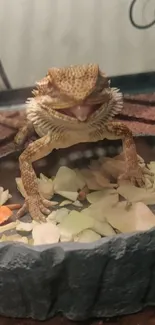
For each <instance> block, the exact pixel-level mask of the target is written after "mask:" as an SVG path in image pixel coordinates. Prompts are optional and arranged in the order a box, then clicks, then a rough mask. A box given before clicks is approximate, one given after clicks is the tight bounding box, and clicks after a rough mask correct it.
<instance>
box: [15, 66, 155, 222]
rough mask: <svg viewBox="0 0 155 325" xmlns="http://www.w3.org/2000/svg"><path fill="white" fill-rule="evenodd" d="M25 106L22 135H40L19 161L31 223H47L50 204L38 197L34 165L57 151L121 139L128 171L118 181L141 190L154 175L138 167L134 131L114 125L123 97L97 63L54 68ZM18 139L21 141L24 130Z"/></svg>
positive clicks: (120, 124)
mask: <svg viewBox="0 0 155 325" xmlns="http://www.w3.org/2000/svg"><path fill="white" fill-rule="evenodd" d="M26 105H27V110H26V114H27V124H26V126H25V128H24V133H23V137H25V130H27V131H28V130H29V129H30V128H31V129H32V128H33V129H34V130H35V132H36V133H37V134H38V136H39V138H38V139H37V140H36V141H34V142H32V143H31V144H29V145H28V146H27V148H26V149H25V150H24V151H23V153H22V154H21V155H20V157H19V165H20V171H21V178H22V181H23V186H24V189H25V192H26V199H25V206H26V205H27V207H28V210H29V212H30V215H31V217H32V218H33V219H36V220H45V215H46V214H49V213H50V210H49V207H51V206H52V204H51V202H50V201H47V200H45V199H43V198H42V197H41V195H40V193H39V190H38V183H37V178H36V175H35V172H34V169H33V166H32V163H33V162H35V161H36V160H38V159H41V158H43V157H45V156H47V155H48V154H49V153H50V152H51V151H53V150H54V149H60V148H67V147H70V146H72V145H75V144H77V143H82V142H96V141H99V140H103V139H104V138H107V139H113V140H114V139H122V142H123V153H124V157H125V165H126V171H125V174H123V175H121V177H120V178H121V179H129V180H131V182H132V183H134V184H136V185H138V186H140V187H141V186H143V185H144V183H145V173H146V174H150V172H149V170H146V169H145V170H144V169H143V168H142V167H141V166H140V165H139V164H138V158H137V153H136V147H135V143H134V140H133V136H132V132H131V131H130V130H129V129H128V128H127V127H126V126H125V125H123V124H122V123H121V122H117V121H111V120H112V118H113V116H115V115H116V114H118V113H120V112H121V110H122V109H123V97H122V94H121V92H120V91H119V89H117V88H111V87H110V81H109V80H108V78H107V76H106V75H105V73H103V72H102V71H101V70H100V69H99V66H98V65H97V64H85V65H76V66H69V67H65V68H51V69H50V70H49V71H48V73H47V75H46V77H45V78H43V79H42V80H41V81H40V82H38V83H37V84H36V89H35V90H33V97H32V98H29V99H28V100H27V102H26ZM16 141H17V142H18V141H19V142H20V141H21V142H22V131H20V132H19V133H18V134H17V137H16ZM21 212H22V211H19V215H20V214H21Z"/></svg>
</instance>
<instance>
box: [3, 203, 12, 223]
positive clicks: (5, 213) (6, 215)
mask: <svg viewBox="0 0 155 325" xmlns="http://www.w3.org/2000/svg"><path fill="white" fill-rule="evenodd" d="M12 214H13V213H12V211H11V210H10V209H9V208H8V207H7V206H5V205H2V206H0V224H1V223H3V222H4V221H6V220H8V219H9V218H10V217H11V216H12Z"/></svg>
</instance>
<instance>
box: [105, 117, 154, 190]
mask: <svg viewBox="0 0 155 325" xmlns="http://www.w3.org/2000/svg"><path fill="white" fill-rule="evenodd" d="M105 127H106V132H107V136H106V138H109V139H118V138H120V139H122V142H123V154H124V158H125V172H124V173H123V174H122V175H120V177H119V179H128V180H130V181H131V183H132V184H134V185H138V186H140V187H142V186H144V185H145V175H148V176H150V179H151V176H152V173H151V172H150V170H149V169H147V168H146V167H141V166H140V165H139V161H138V156H137V152H136V146H135V143H134V139H133V135H132V132H131V131H130V130H129V129H128V128H127V127H126V126H125V125H124V124H123V123H121V122H117V121H112V122H108V123H107V124H106V126H105Z"/></svg>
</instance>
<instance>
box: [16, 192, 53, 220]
mask: <svg viewBox="0 0 155 325" xmlns="http://www.w3.org/2000/svg"><path fill="white" fill-rule="evenodd" d="M49 207H52V202H50V201H48V200H46V199H44V198H42V197H41V196H40V194H39V193H38V194H35V195H32V196H29V197H27V198H26V199H25V203H24V205H23V206H22V208H21V209H20V210H19V211H18V213H17V217H18V218H20V217H21V216H23V215H24V214H25V212H26V211H29V213H30V215H31V217H32V219H33V220H36V221H38V222H41V221H42V222H46V216H45V215H48V214H50V212H51V211H50V210H49V209H48V208H49Z"/></svg>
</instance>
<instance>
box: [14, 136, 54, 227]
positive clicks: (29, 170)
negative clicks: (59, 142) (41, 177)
mask: <svg viewBox="0 0 155 325" xmlns="http://www.w3.org/2000/svg"><path fill="white" fill-rule="evenodd" d="M55 141H56V139H55V138H54V137H52V136H51V134H50V133H48V134H47V135H46V136H44V137H42V138H40V139H38V140H36V141H34V142H32V143H31V144H29V145H28V147H27V148H26V149H25V150H24V152H23V153H22V154H21V155H20V157H19V165H20V170H21V178H22V182H23V186H24V189H25V192H26V198H25V200H26V204H27V207H28V210H29V212H30V215H31V217H32V219H35V220H38V221H40V220H42V221H45V214H49V213H50V211H49V210H48V209H47V208H48V207H50V206H52V204H51V202H50V201H47V200H45V199H43V198H42V197H41V195H40V193H39V190H38V182H37V177H36V175H35V172H34V170H33V167H32V163H33V162H34V161H36V160H39V159H41V158H43V157H45V156H47V155H48V154H49V153H50V152H51V151H52V150H53V149H54V148H58V147H57V146H55ZM20 212H21V211H20V210H19V212H18V215H19V216H20Z"/></svg>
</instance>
